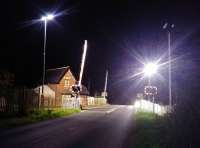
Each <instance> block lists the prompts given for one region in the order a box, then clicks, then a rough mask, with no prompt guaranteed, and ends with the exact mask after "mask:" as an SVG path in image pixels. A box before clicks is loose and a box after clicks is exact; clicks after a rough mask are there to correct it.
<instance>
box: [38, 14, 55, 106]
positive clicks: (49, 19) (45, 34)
mask: <svg viewBox="0 0 200 148" xmlns="http://www.w3.org/2000/svg"><path fill="white" fill-rule="evenodd" d="M54 17H55V15H54V14H47V15H45V16H42V17H41V21H43V22H44V45H43V48H44V49H43V56H44V57H43V74H42V96H41V99H42V101H41V103H42V105H43V103H44V83H45V65H46V40H47V23H48V21H51V20H53V19H54Z"/></svg>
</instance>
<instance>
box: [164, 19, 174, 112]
mask: <svg viewBox="0 0 200 148" xmlns="http://www.w3.org/2000/svg"><path fill="white" fill-rule="evenodd" d="M173 28H174V24H168V23H165V24H164V26H163V29H164V30H167V39H168V61H169V67H168V76H169V84H168V85H169V107H170V109H171V108H172V71H171V30H172V29H173Z"/></svg>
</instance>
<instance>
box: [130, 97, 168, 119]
mask: <svg viewBox="0 0 200 148" xmlns="http://www.w3.org/2000/svg"><path fill="white" fill-rule="evenodd" d="M134 108H135V109H136V111H147V112H153V103H152V102H150V101H147V100H136V101H135V103H134ZM154 112H155V113H156V114H158V115H163V114H165V113H166V112H167V108H166V107H165V106H162V105H159V104H156V103H155V104H154Z"/></svg>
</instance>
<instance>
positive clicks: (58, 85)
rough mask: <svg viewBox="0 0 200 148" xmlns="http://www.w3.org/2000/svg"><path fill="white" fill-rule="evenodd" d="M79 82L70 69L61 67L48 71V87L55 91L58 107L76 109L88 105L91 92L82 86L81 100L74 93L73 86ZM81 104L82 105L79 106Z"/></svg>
mask: <svg viewBox="0 0 200 148" xmlns="http://www.w3.org/2000/svg"><path fill="white" fill-rule="evenodd" d="M76 82H77V80H76V79H75V77H74V75H73V74H72V72H71V70H70V67H69V66H67V67H61V68H55V69H48V70H47V71H46V85H48V86H49V87H50V88H51V89H52V90H54V91H55V104H54V106H56V107H67V108H74V107H79V105H80V104H81V105H82V106H86V105H87V97H88V95H89V92H88V90H87V88H86V87H85V86H82V89H81V92H80V100H78V99H77V98H76V97H75V94H74V92H73V91H72V86H73V85H75V84H76ZM79 103H80V104H79Z"/></svg>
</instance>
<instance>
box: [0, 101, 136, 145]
mask: <svg viewBox="0 0 200 148" xmlns="http://www.w3.org/2000/svg"><path fill="white" fill-rule="evenodd" d="M132 113H133V110H132V109H131V108H130V106H119V105H112V106H111V105H110V106H105V107H101V108H94V109H91V110H87V111H83V112H81V113H79V114H76V115H72V116H69V117H64V118H59V119H53V120H48V121H44V122H40V123H37V124H33V125H27V126H24V127H19V128H16V129H11V130H5V131H1V133H0V147H1V148H16V147H17V148H126V147H128V146H127V145H126V142H125V141H126V138H127V135H128V132H129V128H130V126H131V124H133V119H132V118H133V114H132Z"/></svg>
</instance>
